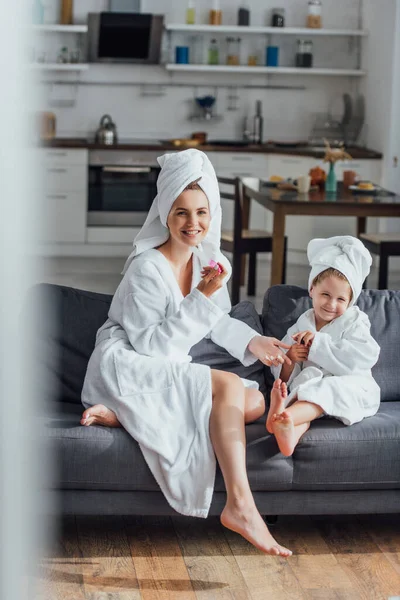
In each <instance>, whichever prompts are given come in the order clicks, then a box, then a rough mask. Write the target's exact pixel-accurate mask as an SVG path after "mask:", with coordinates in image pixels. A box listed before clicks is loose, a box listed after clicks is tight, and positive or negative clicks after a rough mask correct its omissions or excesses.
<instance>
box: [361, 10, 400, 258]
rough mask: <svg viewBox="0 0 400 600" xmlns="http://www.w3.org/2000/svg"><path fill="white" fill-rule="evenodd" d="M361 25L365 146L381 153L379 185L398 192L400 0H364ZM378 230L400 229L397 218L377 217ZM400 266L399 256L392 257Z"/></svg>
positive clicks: (399, 148)
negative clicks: (365, 71) (363, 35)
mask: <svg viewBox="0 0 400 600" xmlns="http://www.w3.org/2000/svg"><path fill="white" fill-rule="evenodd" d="M363 15H364V23H363V25H364V27H365V28H366V29H369V30H370V35H369V36H368V39H367V40H366V42H365V46H364V56H363V61H364V63H365V64H366V65H368V77H367V78H365V80H363V82H362V88H361V89H362V91H363V92H364V93H365V96H366V107H367V122H368V124H369V127H368V138H367V139H368V146H370V147H372V148H374V149H376V150H380V151H381V152H382V153H383V167H382V185H383V186H385V187H387V188H388V189H391V190H393V191H395V192H396V193H398V194H400V164H399V163H398V164H397V166H395V163H394V160H393V159H394V157H395V156H397V157H398V160H399V161H400V114H399V102H400V0H384V1H383V2H382V3H377V2H376V1H375V0H364V10H363ZM379 223H380V226H379V228H380V230H381V231H388V232H390V231H400V218H399V219H379ZM390 262H391V265H392V266H394V267H395V268H396V269H399V268H400V258H391V259H390Z"/></svg>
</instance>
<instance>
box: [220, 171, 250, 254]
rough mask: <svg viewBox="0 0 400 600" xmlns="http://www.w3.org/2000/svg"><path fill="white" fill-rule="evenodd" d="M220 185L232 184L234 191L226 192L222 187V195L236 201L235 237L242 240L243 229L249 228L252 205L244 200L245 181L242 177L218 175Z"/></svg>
mask: <svg viewBox="0 0 400 600" xmlns="http://www.w3.org/2000/svg"><path fill="white" fill-rule="evenodd" d="M217 179H218V183H219V184H220V185H228V186H231V188H232V191H230V192H226V191H223V190H221V189H220V196H221V198H222V199H225V200H232V201H233V202H234V203H235V207H234V218H233V239H234V242H235V241H240V240H241V239H242V231H243V229H247V228H248V226H249V220H250V205H249V204H245V203H244V202H243V192H242V189H243V181H242V180H241V178H240V177H233V178H230V177H217Z"/></svg>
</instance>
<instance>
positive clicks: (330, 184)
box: [325, 162, 337, 193]
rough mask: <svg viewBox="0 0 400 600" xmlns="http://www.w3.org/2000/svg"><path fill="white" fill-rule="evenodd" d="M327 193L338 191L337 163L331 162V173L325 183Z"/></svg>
mask: <svg viewBox="0 0 400 600" xmlns="http://www.w3.org/2000/svg"><path fill="white" fill-rule="evenodd" d="M325 191H326V192H328V193H332V192H336V191H337V179H336V173H335V163H333V162H331V163H330V166H329V173H328V176H327V178H326V181H325Z"/></svg>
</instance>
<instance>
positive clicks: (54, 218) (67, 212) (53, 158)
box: [38, 149, 88, 243]
mask: <svg viewBox="0 0 400 600" xmlns="http://www.w3.org/2000/svg"><path fill="white" fill-rule="evenodd" d="M38 158H39V161H38V162H39V166H40V169H41V172H42V175H43V177H42V182H43V186H42V190H41V194H40V195H41V199H42V202H41V207H40V211H39V214H40V215H41V216H42V215H43V216H44V218H45V223H44V227H42V235H41V241H42V242H45V243H49V242H53V243H85V237H86V214H87V190H88V182H87V172H88V151H87V150H86V149H79V150H78V149H73V150H61V149H40V151H39V157H38Z"/></svg>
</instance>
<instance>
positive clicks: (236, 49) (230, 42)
mask: <svg viewBox="0 0 400 600" xmlns="http://www.w3.org/2000/svg"><path fill="white" fill-rule="evenodd" d="M226 42H227V51H226V64H227V65H231V66H238V65H240V38H234V37H227V38H226Z"/></svg>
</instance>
